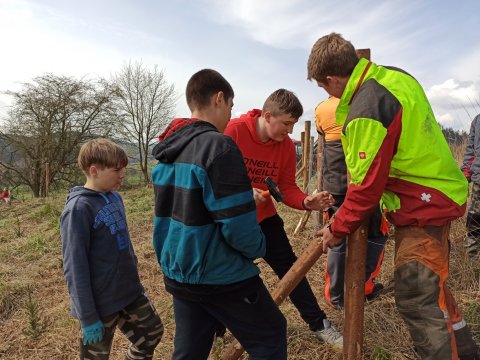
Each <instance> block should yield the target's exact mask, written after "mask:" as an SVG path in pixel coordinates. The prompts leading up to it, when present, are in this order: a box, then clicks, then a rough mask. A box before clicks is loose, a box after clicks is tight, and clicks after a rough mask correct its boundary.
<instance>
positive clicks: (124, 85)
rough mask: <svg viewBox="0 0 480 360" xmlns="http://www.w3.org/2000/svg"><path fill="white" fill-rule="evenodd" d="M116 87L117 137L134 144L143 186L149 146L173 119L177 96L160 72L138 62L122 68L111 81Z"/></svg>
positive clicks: (146, 172)
mask: <svg viewBox="0 0 480 360" xmlns="http://www.w3.org/2000/svg"><path fill="white" fill-rule="evenodd" d="M113 83H114V84H115V86H116V90H117V91H116V98H115V109H116V112H117V120H118V121H119V130H118V131H119V133H118V134H117V135H118V136H120V137H122V139H123V140H124V141H126V142H129V143H132V142H134V143H135V145H136V147H137V154H136V155H135V156H134V157H136V158H137V160H138V161H139V163H140V169H141V170H142V173H143V177H144V181H145V184H149V183H150V176H149V171H148V170H149V169H148V161H149V155H150V145H151V144H152V142H153V140H154V139H155V138H156V137H157V136H158V135H159V134H160V132H161V130H162V129H163V128H164V127H165V126H166V125H167V123H168V122H169V121H170V120H171V118H172V117H173V116H174V111H175V104H176V101H177V96H176V93H175V85H174V84H169V83H168V81H167V80H166V78H165V74H164V72H163V70H159V69H158V68H157V66H154V67H153V69H152V70H149V69H147V68H145V67H144V66H143V64H142V63H141V62H138V63H135V64H131V63H128V64H126V65H124V67H123V68H122V69H121V71H120V72H119V73H117V74H115V76H114V77H113Z"/></svg>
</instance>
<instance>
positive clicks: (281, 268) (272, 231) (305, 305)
mask: <svg viewBox="0 0 480 360" xmlns="http://www.w3.org/2000/svg"><path fill="white" fill-rule="evenodd" d="M260 227H261V228H262V231H263V233H264V234H265V239H266V242H267V252H266V254H265V256H264V260H265V261H266V262H267V263H268V265H270V267H271V268H272V269H273V271H274V272H275V274H277V276H278V277H279V278H280V279H281V278H282V277H283V276H284V275H285V274H286V273H287V272H288V270H290V268H291V267H292V265H293V263H294V262H295V261H296V260H297V257H296V256H295V253H294V252H293V249H292V246H291V245H290V242H289V241H288V237H287V234H286V233H285V229H284V228H283V220H282V218H281V217H280V216H279V215H278V214H276V215H274V216H272V217H269V218H267V219H265V220H263V221H262V222H260ZM290 300H291V301H292V303H293V305H295V307H296V308H297V309H298V311H299V312H300V316H301V317H302V319H303V320H304V321H305V322H306V323H307V324H308V325H309V327H310V329H311V330H313V331H316V330H321V329H323V319H325V318H326V317H327V316H326V315H325V313H324V312H323V311H322V309H320V306H319V305H318V302H317V298H316V297H315V294H314V293H313V291H312V289H311V287H310V284H309V283H308V281H307V279H306V278H303V280H302V281H300V283H299V284H298V285H297V287H296V288H295V289H294V290H293V291H292V292H291V294H290Z"/></svg>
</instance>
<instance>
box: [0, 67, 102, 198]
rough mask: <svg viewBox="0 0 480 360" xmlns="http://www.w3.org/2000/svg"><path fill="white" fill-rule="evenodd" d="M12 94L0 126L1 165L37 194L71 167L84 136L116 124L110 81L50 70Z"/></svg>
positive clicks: (59, 178) (98, 132) (45, 191)
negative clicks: (88, 78)
mask: <svg viewBox="0 0 480 360" xmlns="http://www.w3.org/2000/svg"><path fill="white" fill-rule="evenodd" d="M7 94H9V95H11V96H12V97H13V105H12V108H11V110H10V112H9V117H8V118H7V119H6V126H4V127H3V128H2V130H0V140H1V141H0V144H1V148H0V168H3V169H4V172H5V173H8V174H10V176H14V177H15V182H17V183H19V184H25V185H27V186H29V187H30V188H31V190H32V192H33V195H34V196H35V197H39V196H45V195H46V194H47V192H48V186H49V185H52V184H54V183H55V182H57V181H59V180H61V179H64V178H65V176H67V174H69V172H71V166H72V165H73V164H75V163H76V154H77V153H78V148H79V146H80V144H81V143H82V142H84V141H85V140H86V139H88V138H91V137H94V136H106V135H107V134H108V133H109V132H110V130H111V119H112V109H111V102H110V100H111V95H112V91H111V90H110V89H109V87H108V85H107V84H105V83H99V82H94V81H87V80H84V79H82V80H76V79H73V78H70V77H65V76H56V75H53V74H45V75H43V76H39V77H36V78H34V79H33V81H32V82H31V83H25V84H23V87H22V89H21V90H20V91H18V92H11V91H10V92H7Z"/></svg>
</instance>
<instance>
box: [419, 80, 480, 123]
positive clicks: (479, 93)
mask: <svg viewBox="0 0 480 360" xmlns="http://www.w3.org/2000/svg"><path fill="white" fill-rule="evenodd" d="M426 94H427V97H428V98H429V100H430V103H431V105H432V108H433V110H434V112H435V116H436V118H437V120H438V121H439V122H440V123H441V124H442V125H444V126H446V127H452V128H454V129H458V130H468V128H469V126H470V122H471V120H472V119H473V117H474V116H475V115H476V114H478V113H479V112H480V81H476V82H473V81H459V80H456V79H448V80H445V81H444V82H443V83H441V84H438V85H433V86H432V87H430V89H428V90H427V91H426Z"/></svg>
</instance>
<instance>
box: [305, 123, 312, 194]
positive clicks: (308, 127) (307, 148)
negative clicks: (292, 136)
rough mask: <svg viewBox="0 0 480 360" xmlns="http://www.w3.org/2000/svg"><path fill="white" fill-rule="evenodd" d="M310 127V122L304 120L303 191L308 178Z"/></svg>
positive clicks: (306, 185)
mask: <svg viewBox="0 0 480 360" xmlns="http://www.w3.org/2000/svg"><path fill="white" fill-rule="evenodd" d="M311 127H312V122H311V121H309V120H307V121H305V135H304V137H305V139H304V140H305V147H304V148H303V150H304V154H303V191H307V187H308V181H309V180H310V146H311V143H310V128H311Z"/></svg>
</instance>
